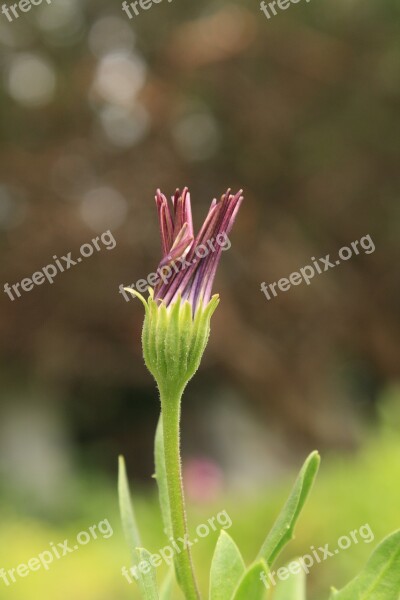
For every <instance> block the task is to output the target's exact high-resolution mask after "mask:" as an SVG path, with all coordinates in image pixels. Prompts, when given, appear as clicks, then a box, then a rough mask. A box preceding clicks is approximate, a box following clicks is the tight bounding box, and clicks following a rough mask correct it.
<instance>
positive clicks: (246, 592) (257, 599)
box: [232, 560, 269, 600]
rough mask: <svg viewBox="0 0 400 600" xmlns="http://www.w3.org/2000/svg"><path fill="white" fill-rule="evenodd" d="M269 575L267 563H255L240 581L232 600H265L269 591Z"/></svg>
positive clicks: (261, 561)
mask: <svg viewBox="0 0 400 600" xmlns="http://www.w3.org/2000/svg"><path fill="white" fill-rule="evenodd" d="M268 573H269V570H268V567H267V565H266V564H265V561H263V560H259V561H257V562H255V563H253V564H252V565H251V566H250V567H249V569H248V570H247V571H246V573H245V574H244V575H243V577H242V579H241V580H240V582H239V585H238V586H237V588H236V590H235V592H234V594H233V596H232V600H250V599H251V600H263V598H264V597H265V593H266V591H267V589H268V582H267V577H268Z"/></svg>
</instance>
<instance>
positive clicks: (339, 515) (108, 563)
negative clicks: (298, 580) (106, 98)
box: [0, 390, 400, 600]
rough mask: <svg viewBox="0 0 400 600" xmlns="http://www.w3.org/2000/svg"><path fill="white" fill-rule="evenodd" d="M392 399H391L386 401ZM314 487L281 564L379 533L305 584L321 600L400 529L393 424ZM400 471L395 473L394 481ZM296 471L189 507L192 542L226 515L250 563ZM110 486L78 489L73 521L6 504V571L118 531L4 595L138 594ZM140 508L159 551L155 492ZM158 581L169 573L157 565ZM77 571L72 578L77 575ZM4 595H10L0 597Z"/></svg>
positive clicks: (199, 563) (200, 552)
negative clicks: (361, 532) (355, 535)
mask: <svg viewBox="0 0 400 600" xmlns="http://www.w3.org/2000/svg"><path fill="white" fill-rule="evenodd" d="M388 396H389V395H388ZM398 401H399V391H398V390H397V391H396V392H395V391H393V392H392V393H391V394H390V397H388V400H387V401H385V411H386V414H388V413H391V414H392V413H393V410H397V408H395V409H394V404H395V405H396V406H397V405H398ZM322 459H323V462H322V465H321V471H320V474H319V476H318V478H317V482H316V484H315V487H314V489H313V491H312V493H311V496H310V498H309V500H308V502H307V505H306V507H305V509H304V511H303V513H302V515H301V518H300V521H299V523H298V525H297V528H296V538H295V540H294V541H292V542H291V543H290V544H289V546H288V547H287V549H286V550H285V551H284V553H283V554H282V555H281V556H280V558H279V560H278V563H279V565H280V566H281V565H283V564H285V561H286V560H289V559H290V558H292V557H295V556H300V555H303V554H307V553H308V552H309V551H310V547H311V546H314V547H315V548H318V547H319V546H324V545H325V544H327V543H329V544H330V547H331V548H336V546H337V540H338V538H339V537H340V536H342V535H348V534H349V533H350V532H351V531H353V530H354V529H359V528H360V527H361V526H362V525H365V524H369V526H370V527H371V530H372V531H373V533H374V540H373V542H372V543H369V544H366V543H363V542H360V543H359V544H352V545H351V546H350V548H349V549H348V550H343V551H341V552H340V553H339V554H338V555H335V556H334V557H332V558H329V559H327V560H326V561H325V562H322V563H321V564H315V565H314V566H313V567H312V569H311V571H310V574H309V576H308V578H307V584H308V587H309V590H310V599H311V600H321V599H322V598H327V597H328V595H329V588H330V586H331V585H333V584H334V585H335V586H336V587H341V586H342V585H343V584H344V583H346V582H347V581H349V580H350V579H351V578H352V577H353V576H354V575H355V574H356V573H357V572H358V571H359V570H360V568H361V566H362V565H363V564H364V562H365V561H366V559H367V557H368V556H369V555H370V554H371V552H372V549H373V548H374V547H375V546H376V545H377V544H378V543H379V541H380V540H381V539H382V538H383V537H384V536H386V535H387V534H388V533H389V532H391V531H392V530H393V529H394V528H396V527H398V506H399V503H400V487H399V485H398V471H399V463H400V440H399V437H398V434H397V430H396V427H395V426H394V425H393V423H387V422H386V423H384V424H383V425H382V427H381V428H380V432H379V434H378V435H375V436H373V437H370V438H369V440H368V442H367V443H365V445H364V446H363V448H361V449H360V450H359V451H358V453H357V454H356V455H355V456H353V457H352V458H351V459H350V458H349V457H344V456H342V457H338V456H334V455H329V454H325V456H323V457H322ZM395 474H397V475H395ZM293 476H294V472H293V473H292V474H290V475H289V474H288V476H287V477H285V481H281V482H280V484H279V485H275V486H273V487H270V488H268V489H265V490H264V491H263V492H262V493H260V494H257V495H256V496H254V495H253V496H252V497H236V498H233V497H232V495H231V496H230V497H229V498H228V497H220V498H219V499H218V502H215V503H212V504H208V505H192V506H191V507H190V510H189V529H190V531H191V537H192V538H193V537H194V536H193V533H194V530H195V528H196V527H197V525H199V524H200V523H206V522H207V519H209V518H210V517H212V516H215V515H216V514H218V513H219V512H220V511H221V510H226V511H227V513H228V514H229V516H230V518H231V519H232V522H233V524H232V527H231V528H230V529H229V533H230V535H231V536H232V537H233V538H234V539H235V541H236V542H237V543H238V544H239V545H240V547H241V549H242V551H243V554H244V557H245V559H246V561H251V560H252V559H253V557H254V555H255V554H256V553H257V552H258V550H259V547H260V545H261V543H262V541H263V539H264V534H265V532H266V531H267V530H268V528H269V527H270V526H271V525H272V523H273V521H274V519H275V517H276V515H277V514H278V512H279V510H280V508H281V505H282V502H283V501H284V499H285V498H286V497H287V495H288V491H289V489H290V487H291V485H292V482H293ZM114 487H115V486H114V482H112V485H111V487H110V485H109V484H107V483H106V482H103V483H101V484H100V482H97V483H94V482H93V481H92V483H91V485H88V484H87V483H86V484H84V483H83V485H82V488H81V492H80V493H77V494H76V495H75V497H74V502H76V507H75V510H76V511H78V513H79V517H77V516H75V518H73V519H69V520H68V523H58V524H57V523H50V522H49V521H48V520H43V519H41V520H38V519H35V518H33V517H25V518H21V516H19V515H18V514H17V513H16V512H15V509H14V508H13V507H12V505H11V504H10V505H9V506H8V507H7V509H5V508H4V506H3V510H2V521H3V528H2V547H4V548H7V554H6V556H3V558H2V565H3V566H4V567H5V568H6V569H8V568H11V567H14V566H17V565H18V564H20V563H21V562H24V561H25V562H26V561H27V560H29V558H31V557H33V556H37V555H38V553H39V552H42V551H43V550H45V549H47V548H48V546H49V542H50V541H53V542H55V543H57V542H58V541H60V542H61V541H63V540H64V538H67V537H68V538H69V539H70V540H73V539H74V538H76V535H77V533H78V532H79V531H82V530H88V528H89V526H90V525H93V524H94V523H98V522H99V521H101V520H103V519H105V518H108V519H109V521H110V523H111V525H112V527H113V530H114V535H113V537H111V538H110V539H108V540H107V539H106V540H104V539H101V538H99V539H98V540H95V541H92V542H90V543H89V544H88V545H87V546H85V547H81V548H80V549H79V552H76V553H75V554H72V555H68V556H67V557H65V558H63V559H61V560H59V561H55V562H54V563H53V564H52V565H51V568H50V570H49V571H48V572H47V573H46V574H44V573H43V572H38V573H31V574H30V575H29V577H27V578H26V579H19V580H18V583H17V584H15V585H13V586H12V587H9V588H7V589H6V590H5V588H4V587H1V588H0V590H1V591H0V598H2V597H4V598H5V597H7V599H8V598H10V599H13V600H26V599H27V598H29V600H36V599H38V600H39V598H43V597H55V598H57V600H64V599H65V600H67V599H69V598H71V597H73V598H76V599H77V600H80V599H82V600H83V599H85V600H102V599H103V598H104V600H105V599H106V598H110V597H112V598H119V599H120V600H124V599H125V598H126V599H127V600H128V598H138V595H137V593H136V587H135V585H134V584H133V585H129V584H128V582H127V581H126V580H125V579H124V578H123V577H122V574H121V568H122V566H124V565H125V566H129V551H128V548H127V547H126V545H125V541H124V539H123V534H122V528H121V525H120V522H119V515H118V512H117V501H116V492H115V490H114ZM138 491H140V490H135V495H136V498H137V500H138V501H137V502H136V509H137V515H138V520H139V522H140V523H141V529H142V532H143V533H144V538H145V539H144V543H145V544H146V546H147V547H148V548H149V550H152V551H154V552H156V551H157V549H159V548H162V547H163V546H164V545H165V544H166V543H167V541H166V538H165V537H163V536H162V533H161V532H162V524H161V519H160V514H159V509H158V506H157V499H156V497H155V496H153V495H152V494H151V495H149V494H148V493H146V494H138ZM217 536H218V533H217V532H216V533H214V532H211V533H210V535H209V536H208V537H207V538H204V539H202V540H201V543H198V544H197V545H195V546H194V547H193V554H194V560H195V564H196V567H197V571H198V573H199V575H200V580H201V582H202V588H203V589H204V590H206V589H207V578H208V572H209V568H210V561H211V556H212V552H213V549H214V547H215V543H216V540H217ZM158 571H159V576H160V577H161V576H162V575H163V574H164V572H165V567H164V566H162V567H160V568H159V570H158ZM71 573H73V574H74V575H73V577H71ZM4 594H6V595H4Z"/></svg>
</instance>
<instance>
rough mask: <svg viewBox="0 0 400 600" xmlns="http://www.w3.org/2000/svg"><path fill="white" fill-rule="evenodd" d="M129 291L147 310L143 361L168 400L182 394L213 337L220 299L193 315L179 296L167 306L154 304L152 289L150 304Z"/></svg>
mask: <svg viewBox="0 0 400 600" xmlns="http://www.w3.org/2000/svg"><path fill="white" fill-rule="evenodd" d="M126 289H127V290H128V291H129V292H131V293H132V294H134V295H135V296H138V297H139V298H140V300H141V302H142V303H143V305H144V307H145V318H144V323H143V331H142V345H143V357H144V361H145V363H146V366H147V368H148V369H149V371H150V373H151V374H152V375H153V377H154V379H155V380H156V382H157V385H158V388H159V389H160V392H164V395H166V396H169V395H171V393H175V394H176V393H177V392H178V391H179V392H182V390H183V389H184V388H185V386H186V384H187V383H188V381H189V380H190V379H191V378H192V377H193V375H194V374H195V372H196V371H197V369H198V368H199V365H200V361H201V358H202V356H203V353H204V350H205V348H206V346H207V342H208V338H209V335H210V320H211V317H212V315H213V313H214V311H215V309H216V308H217V306H218V303H219V297H218V295H214V296H213V297H212V298H211V300H210V301H209V302H208V304H207V305H206V306H203V305H202V303H200V304H199V305H198V306H197V308H196V311H195V313H194V314H193V310H192V305H191V303H190V302H189V301H188V300H182V298H181V297H180V296H178V298H177V300H175V302H173V303H172V304H170V305H169V306H166V305H165V303H164V302H159V301H157V300H154V294H153V290H152V289H151V288H149V297H148V299H147V300H145V299H144V298H143V296H141V295H140V294H138V292H136V291H135V290H132V289H130V288H126ZM162 395H163V394H162Z"/></svg>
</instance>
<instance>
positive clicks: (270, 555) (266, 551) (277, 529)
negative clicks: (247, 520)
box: [258, 451, 320, 567]
mask: <svg viewBox="0 0 400 600" xmlns="http://www.w3.org/2000/svg"><path fill="white" fill-rule="evenodd" d="M319 463H320V457H319V454H318V452H316V451H315V452H312V453H311V454H310V455H309V457H308V458H307V460H306V461H305V463H304V465H303V467H302V468H301V471H300V473H299V475H298V477H297V479H296V482H295V484H294V486H293V489H292V491H291V493H290V496H289V498H288V499H287V501H286V504H285V506H284V507H283V509H282V511H281V513H280V515H279V516H278V518H277V520H276V521H275V523H274V525H273V527H272V529H271V531H270V532H269V534H268V535H267V538H266V540H265V542H264V544H263V545H262V547H261V550H260V552H259V554H258V558H263V559H264V560H265V562H266V563H267V565H268V566H269V567H271V566H272V564H273V562H274V560H275V559H276V557H277V556H278V554H279V553H280V551H281V550H282V548H283V547H284V546H285V544H287V543H288V542H289V541H290V540H291V539H293V537H294V528H295V525H296V522H297V520H298V518H299V516H300V513H301V510H302V508H303V506H304V504H305V501H306V500H307V496H308V494H309V492H310V490H311V487H312V484H313V483H314V479H315V476H316V474H317V472H318V467H319Z"/></svg>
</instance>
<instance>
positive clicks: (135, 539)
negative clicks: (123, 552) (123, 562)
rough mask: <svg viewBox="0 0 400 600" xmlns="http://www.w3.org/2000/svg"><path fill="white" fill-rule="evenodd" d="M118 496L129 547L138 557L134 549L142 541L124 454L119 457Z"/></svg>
mask: <svg viewBox="0 0 400 600" xmlns="http://www.w3.org/2000/svg"><path fill="white" fill-rule="evenodd" d="M118 497H119V510H120V513H121V520H122V528H123V530H124V534H125V538H126V541H127V543H128V545H129V547H130V548H131V549H132V552H133V554H134V558H136V552H135V551H134V550H133V549H134V548H137V547H140V546H141V544H142V543H141V540H140V534H139V529H138V526H137V524H136V517H135V513H134V511H133V506H132V502H131V496H130V492H129V483H128V478H127V475H126V467H125V460H124V457H123V456H120V457H119V471H118Z"/></svg>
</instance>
